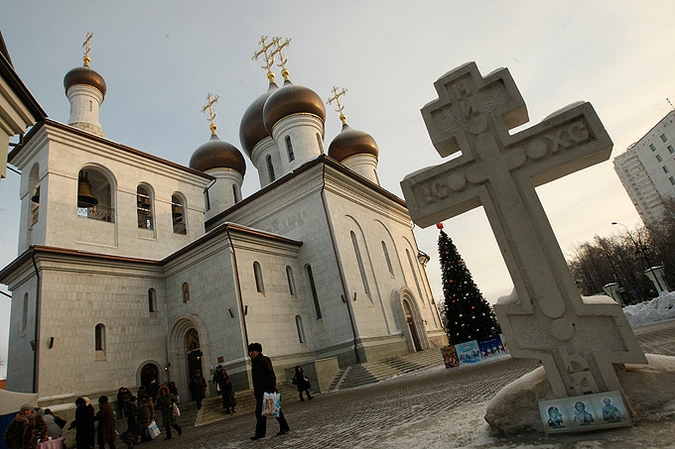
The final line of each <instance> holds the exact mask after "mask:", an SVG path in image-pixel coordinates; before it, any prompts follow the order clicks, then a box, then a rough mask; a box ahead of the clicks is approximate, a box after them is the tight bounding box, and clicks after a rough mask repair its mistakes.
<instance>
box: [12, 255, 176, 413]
mask: <svg viewBox="0 0 675 449" xmlns="http://www.w3.org/2000/svg"><path fill="white" fill-rule="evenodd" d="M36 260H37V262H38V266H39V267H40V269H41V277H42V279H41V285H42V293H41V316H40V325H41V330H40V352H39V393H40V398H41V400H43V399H44V400H46V401H50V400H53V399H54V397H55V396H57V397H59V398H60V399H62V401H63V402H64V403H71V402H73V401H74V399H75V398H76V397H77V396H80V395H85V394H88V395H91V394H92V392H108V391H114V390H116V389H117V388H119V387H120V386H122V385H125V386H127V387H129V388H131V389H133V390H134V391H136V388H137V387H138V386H139V382H140V377H139V372H140V368H141V367H142V366H143V365H145V364H148V363H150V364H153V365H155V366H156V367H157V368H160V367H163V366H164V365H165V364H166V340H165V338H164V336H165V329H166V319H167V310H166V303H165V302H164V298H165V292H164V282H163V279H162V273H161V268H160V267H159V266H158V265H156V264H135V263H123V262H112V261H109V262H107V263H104V264H102V263H101V261H100V260H96V259H93V258H79V257H78V258H71V257H68V256H54V255H47V254H40V253H38V254H37V255H36ZM36 283H37V281H36V279H35V278H34V277H33V278H32V279H29V280H28V282H27V283H26V285H31V284H33V285H35V284H36ZM15 287H16V289H14V288H15ZM10 288H12V289H13V291H14V292H16V293H15V294H21V292H22V290H23V287H22V286H14V285H12V284H10ZM150 288H152V289H154V290H155V292H156V297H157V299H158V301H157V312H155V313H152V312H150V310H149V301H148V290H149V289H150ZM18 322H19V323H20V320H18ZM16 323H17V320H12V328H13V332H14V328H16V326H17V324H16ZM31 324H33V323H31ZM99 326H101V327H100V329H101V331H102V333H101V340H100V344H99V343H97V337H96V335H97V327H99ZM31 327H32V326H31ZM29 338H31V339H32V337H29ZM24 349H25V345H24V344H19V345H17V344H15V343H14V342H12V344H11V350H12V352H11V353H10V363H9V365H8V366H9V367H10V371H9V372H8V387H9V388H15V386H16V387H19V388H18V389H19V390H20V391H27V390H28V388H27V387H28V385H27V381H26V378H29V377H30V376H29V374H30V372H31V371H32V359H31V357H26V354H25V353H23V351H24ZM18 351H20V352H21V353H17V352H18ZM26 358H28V359H30V360H29V361H28V363H26V362H25V361H24V360H25V359H26ZM17 362H18V363H17ZM27 364H28V365H30V370H27V366H25V365H27ZM27 371H28V372H27ZM160 372H161V371H160ZM160 380H161V379H160Z"/></svg>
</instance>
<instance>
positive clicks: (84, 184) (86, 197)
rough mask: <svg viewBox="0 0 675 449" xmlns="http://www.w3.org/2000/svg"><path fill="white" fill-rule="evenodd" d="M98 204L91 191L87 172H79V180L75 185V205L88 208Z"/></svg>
mask: <svg viewBox="0 0 675 449" xmlns="http://www.w3.org/2000/svg"><path fill="white" fill-rule="evenodd" d="M97 204H98V200H97V199H96V197H95V196H94V194H93V193H92V192H91V184H90V183H89V179H88V175H87V172H80V180H79V183H78V186H77V207H85V208H90V207H94V206H96V205H97Z"/></svg>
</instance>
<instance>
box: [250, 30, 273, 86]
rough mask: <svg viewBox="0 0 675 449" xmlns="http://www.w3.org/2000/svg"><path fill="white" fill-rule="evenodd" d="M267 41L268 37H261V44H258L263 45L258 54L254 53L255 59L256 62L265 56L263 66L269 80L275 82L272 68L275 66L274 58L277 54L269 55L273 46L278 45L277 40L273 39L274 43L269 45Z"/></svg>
mask: <svg viewBox="0 0 675 449" xmlns="http://www.w3.org/2000/svg"><path fill="white" fill-rule="evenodd" d="M266 40H267V36H261V37H260V42H258V43H259V44H260V45H261V47H262V48H261V49H260V50H258V51H257V52H255V53H253V57H252V58H251V59H253V60H254V61H257V60H258V58H259V57H260V56H265V65H263V66H261V67H262V68H263V69H265V70H267V78H269V80H270V81H274V72H273V71H272V66H274V56H275V54H276V53H275V52H272V53H269V49H270V47H272V46H273V45H276V44H277V39H276V38H275V39H272V42H270V43H269V44H267V43H265V41H266Z"/></svg>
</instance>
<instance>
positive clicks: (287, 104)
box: [263, 81, 326, 133]
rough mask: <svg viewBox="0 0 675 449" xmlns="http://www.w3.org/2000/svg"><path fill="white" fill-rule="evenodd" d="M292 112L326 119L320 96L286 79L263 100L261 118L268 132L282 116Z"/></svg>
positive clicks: (322, 119) (323, 120) (322, 120)
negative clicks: (281, 85) (282, 84)
mask: <svg viewBox="0 0 675 449" xmlns="http://www.w3.org/2000/svg"><path fill="white" fill-rule="evenodd" d="M293 114H313V115H315V116H317V117H319V118H320V119H321V122H325V121H326V108H325V107H324V105H323V101H321V98H319V96H318V95H317V94H316V92H314V91H313V90H312V89H309V88H307V87H304V86H298V85H295V84H292V83H291V82H290V81H286V82H285V83H284V86H283V87H282V88H281V89H279V90H277V91H276V92H274V93H273V94H272V95H270V97H269V98H268V99H267V101H265V106H264V108H263V120H264V122H265V127H266V128H267V131H268V132H269V133H271V132H272V128H273V127H274V125H275V124H276V123H277V122H278V121H279V120H281V119H282V118H284V117H288V116H289V115H293Z"/></svg>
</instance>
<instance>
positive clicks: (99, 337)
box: [94, 323, 105, 352]
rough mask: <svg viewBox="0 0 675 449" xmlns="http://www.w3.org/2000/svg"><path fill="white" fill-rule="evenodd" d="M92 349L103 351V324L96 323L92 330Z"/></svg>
mask: <svg viewBox="0 0 675 449" xmlns="http://www.w3.org/2000/svg"><path fill="white" fill-rule="evenodd" d="M94 349H95V350H96V351H101V352H105V325H103V324H101V323H98V324H97V325H96V328H95V330H94Z"/></svg>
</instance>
